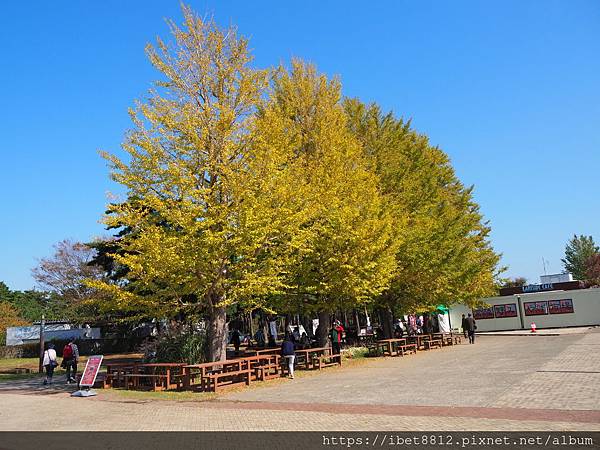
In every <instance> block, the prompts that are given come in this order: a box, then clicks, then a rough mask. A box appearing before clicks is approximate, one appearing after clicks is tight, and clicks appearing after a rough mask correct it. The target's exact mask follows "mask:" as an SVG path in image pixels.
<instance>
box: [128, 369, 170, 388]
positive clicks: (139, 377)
mask: <svg viewBox="0 0 600 450" xmlns="http://www.w3.org/2000/svg"><path fill="white" fill-rule="evenodd" d="M123 380H124V386H123V387H124V388H125V389H129V388H130V387H131V388H132V389H140V387H146V388H148V389H151V390H153V391H163V390H165V389H166V388H167V384H168V383H167V376H166V375H165V374H158V375H157V374H148V373H126V374H124V375H123ZM143 380H149V381H151V384H147V385H144V384H140V381H143Z"/></svg>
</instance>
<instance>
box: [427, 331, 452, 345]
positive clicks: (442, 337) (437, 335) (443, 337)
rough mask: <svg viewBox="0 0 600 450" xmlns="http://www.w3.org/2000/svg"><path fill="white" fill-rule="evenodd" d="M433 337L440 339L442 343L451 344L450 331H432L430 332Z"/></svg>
mask: <svg viewBox="0 0 600 450" xmlns="http://www.w3.org/2000/svg"><path fill="white" fill-rule="evenodd" d="M432 337H433V339H438V340H440V341H442V345H446V346H447V345H453V344H454V342H453V337H452V333H433V334H432Z"/></svg>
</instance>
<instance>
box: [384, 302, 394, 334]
mask: <svg viewBox="0 0 600 450" xmlns="http://www.w3.org/2000/svg"><path fill="white" fill-rule="evenodd" d="M381 312H382V314H381V316H382V319H383V324H382V325H383V334H384V336H385V338H386V339H391V338H393V337H394V319H393V316H392V311H391V310H390V308H383V309H382V311H381Z"/></svg>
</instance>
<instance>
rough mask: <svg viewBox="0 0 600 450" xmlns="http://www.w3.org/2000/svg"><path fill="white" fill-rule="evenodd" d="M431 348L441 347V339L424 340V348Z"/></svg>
mask: <svg viewBox="0 0 600 450" xmlns="http://www.w3.org/2000/svg"><path fill="white" fill-rule="evenodd" d="M432 348H442V341H441V340H440V339H429V340H427V341H425V349H426V350H431V349H432Z"/></svg>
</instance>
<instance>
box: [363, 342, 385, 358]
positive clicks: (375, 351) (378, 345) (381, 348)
mask: <svg viewBox="0 0 600 450" xmlns="http://www.w3.org/2000/svg"><path fill="white" fill-rule="evenodd" d="M387 348H388V345H387V343H384V342H371V343H369V344H367V351H368V356H381V355H385V353H386V351H387Z"/></svg>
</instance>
